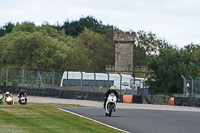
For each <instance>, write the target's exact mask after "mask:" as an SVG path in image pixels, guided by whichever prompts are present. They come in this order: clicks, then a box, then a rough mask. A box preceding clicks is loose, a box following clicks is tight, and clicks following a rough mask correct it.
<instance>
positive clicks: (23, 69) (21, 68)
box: [20, 66, 24, 88]
mask: <svg viewBox="0 0 200 133" xmlns="http://www.w3.org/2000/svg"><path fill="white" fill-rule="evenodd" d="M20 68H21V69H22V88H24V68H23V67H21V66H20Z"/></svg>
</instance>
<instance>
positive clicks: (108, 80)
mask: <svg viewBox="0 0 200 133" xmlns="http://www.w3.org/2000/svg"><path fill="white" fill-rule="evenodd" d="M106 73H107V75H108V82H107V90H108V84H109V77H110V75H109V73H108V72H106Z"/></svg>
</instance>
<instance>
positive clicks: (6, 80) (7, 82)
mask: <svg viewBox="0 0 200 133" xmlns="http://www.w3.org/2000/svg"><path fill="white" fill-rule="evenodd" d="M5 68H6V86H7V85H8V68H7V66H5Z"/></svg>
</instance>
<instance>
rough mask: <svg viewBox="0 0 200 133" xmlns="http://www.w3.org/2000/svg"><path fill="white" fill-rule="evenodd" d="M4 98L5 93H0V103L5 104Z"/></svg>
mask: <svg viewBox="0 0 200 133" xmlns="http://www.w3.org/2000/svg"><path fill="white" fill-rule="evenodd" d="M3 99H4V96H3V94H0V105H2V104H3Z"/></svg>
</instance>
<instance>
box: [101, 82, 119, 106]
mask: <svg viewBox="0 0 200 133" xmlns="http://www.w3.org/2000/svg"><path fill="white" fill-rule="evenodd" d="M111 93H114V94H115V96H116V97H117V101H118V97H119V95H118V92H117V91H116V87H115V86H111V87H110V89H109V90H107V91H106V96H105V98H104V104H103V108H104V109H105V106H106V101H107V99H108V96H109V94H111Z"/></svg>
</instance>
